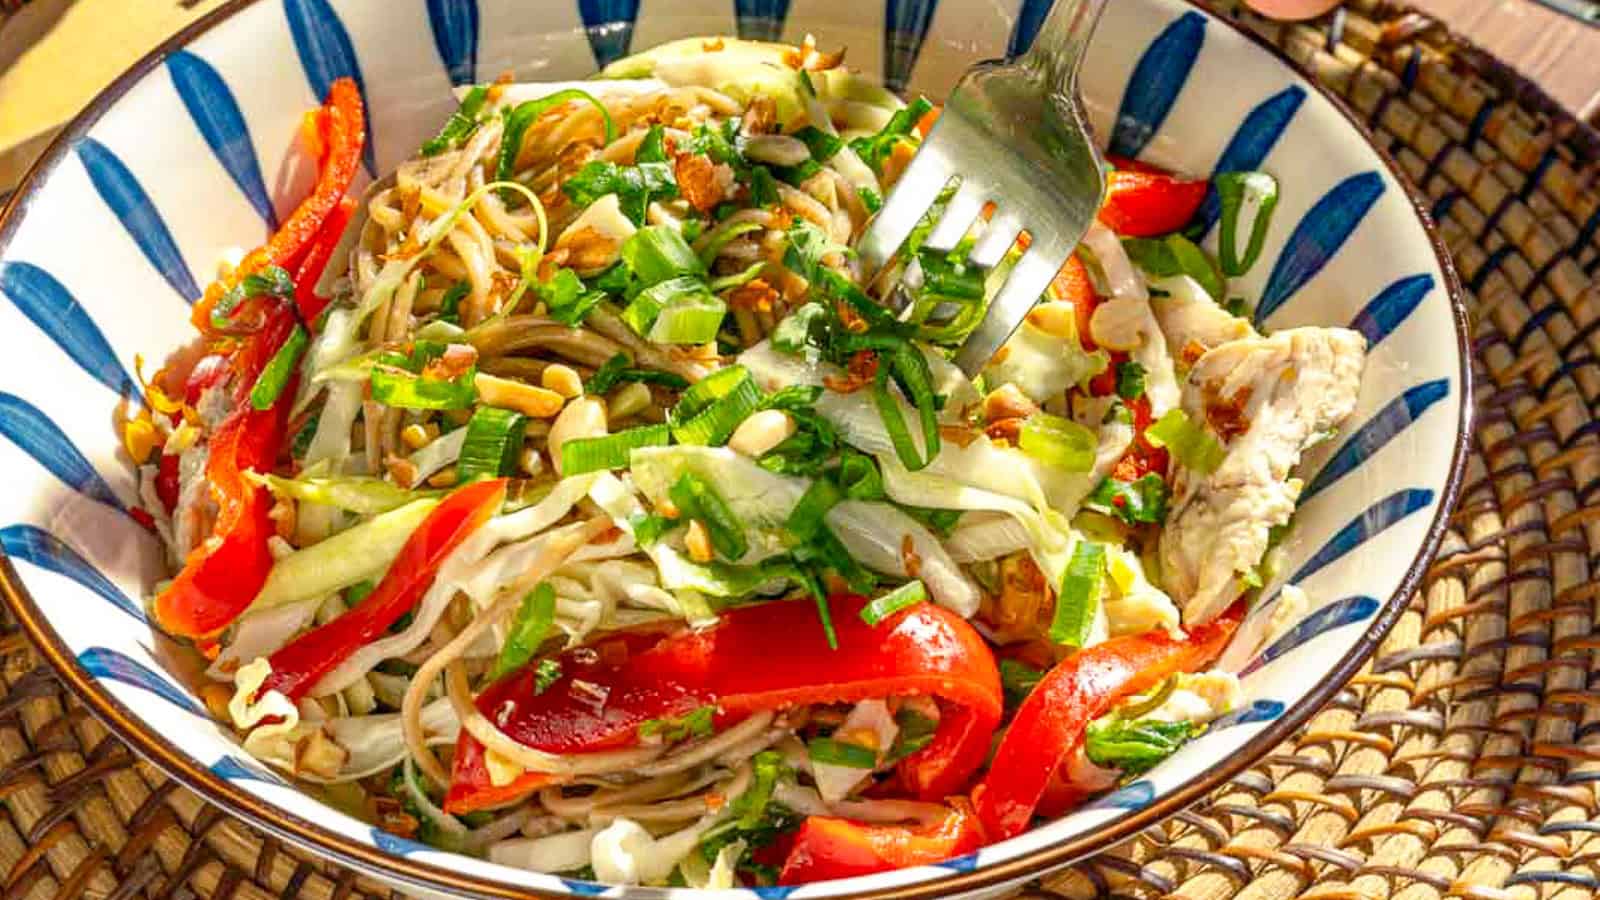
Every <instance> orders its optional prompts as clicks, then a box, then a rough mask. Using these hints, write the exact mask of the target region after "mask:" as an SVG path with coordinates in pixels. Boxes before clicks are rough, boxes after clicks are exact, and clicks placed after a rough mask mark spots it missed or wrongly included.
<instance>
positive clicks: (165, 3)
mask: <svg viewBox="0 0 1600 900" xmlns="http://www.w3.org/2000/svg"><path fill="white" fill-rule="evenodd" d="M221 2H222V0H32V2H30V3H27V4H25V5H23V6H22V8H21V9H20V11H18V12H16V13H13V14H11V15H9V16H7V17H5V18H3V19H0V194H4V193H5V192H6V191H7V190H8V189H10V188H11V187H12V186H14V185H15V183H16V182H17V180H18V179H19V178H21V176H22V173H23V171H24V170H25V169H26V167H27V164H28V163H29V162H31V161H32V159H33V158H34V157H35V156H36V155H37V154H38V153H39V152H40V151H42V150H43V149H44V146H45V144H46V143H48V141H49V138H50V137H51V135H52V134H54V132H55V130H56V129H57V128H59V127H60V126H61V124H62V123H64V122H65V121H66V120H67V119H69V118H71V116H72V115H73V114H74V113H76V112H77V111H78V110H79V109H81V108H82V107H83V106H84V104H86V103H87V102H88V101H89V99H90V98H91V97H93V96H94V95H95V94H96V93H97V92H98V91H99V90H100V89H101V88H103V87H104V86H105V85H106V84H108V83H110V81H111V80H112V79H113V78H115V77H116V76H117V74H119V73H120V72H121V71H122V70H123V69H125V68H126V67H127V66H128V65H130V64H131V63H133V61H134V60H136V59H138V58H139V57H140V56H141V55H143V54H144V53H145V52H146V51H147V50H148V49H149V48H150V47H152V46H154V45H155V44H156V43H158V42H159V41H160V40H161V39H162V38H164V37H166V36H167V35H169V34H171V33H172V32H174V31H176V30H177V29H178V28H180V27H182V26H183V25H185V24H187V23H188V22H190V21H192V20H193V19H195V18H197V17H198V16H200V15H202V14H204V13H206V12H208V11H210V10H211V9H214V8H215V7H216V6H217V5H219V4H220V3H221ZM951 2H955V0H951ZM1410 2H1412V3H1413V4H1414V5H1416V6H1417V7H1418V8H1420V9H1422V10H1425V11H1427V12H1429V13H1432V14H1433V15H1434V16H1436V17H1437V18H1439V19H1440V20H1442V21H1444V22H1446V23H1448V24H1449V25H1450V27H1451V28H1453V29H1455V30H1456V31H1459V32H1461V33H1462V34H1464V35H1466V36H1467V37H1469V38H1471V39H1472V40H1473V41H1475V42H1476V43H1478V44H1479V45H1480V46H1482V47H1484V48H1485V49H1486V50H1488V51H1489V52H1491V53H1493V54H1494V55H1496V56H1498V57H1499V58H1501V59H1502V60H1505V61H1506V62H1509V63H1511V64H1512V65H1513V66H1515V67H1516V68H1518V69H1519V70H1521V71H1522V72H1523V73H1524V74H1526V75H1528V76H1530V77H1531V78H1533V79H1534V80H1535V81H1537V82H1539V83H1540V84H1541V85H1543V86H1544V88H1545V89H1546V90H1547V91H1549V92H1550V94H1551V95H1552V96H1554V97H1555V98H1556V99H1557V100H1559V101H1560V102H1561V103H1563V104H1565V105H1566V106H1568V107H1569V108H1571V109H1572V110H1574V111H1576V112H1579V113H1580V114H1583V115H1584V116H1585V118H1587V119H1589V121H1591V122H1593V121H1600V28H1597V27H1594V26H1593V25H1588V24H1585V23H1583V22H1580V21H1578V20H1576V19H1572V18H1569V17H1566V16H1562V15H1560V14H1559V13H1556V12H1555V11H1553V10H1551V9H1549V8H1547V7H1544V6H1541V5H1539V4H1537V3H1534V2H1532V0H1410ZM3 3H4V0H0V4H3Z"/></svg>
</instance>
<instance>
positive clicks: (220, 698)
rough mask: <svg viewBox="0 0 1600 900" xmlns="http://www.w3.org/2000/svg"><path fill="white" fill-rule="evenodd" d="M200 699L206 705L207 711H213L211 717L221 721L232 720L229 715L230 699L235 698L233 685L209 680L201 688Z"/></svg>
mask: <svg viewBox="0 0 1600 900" xmlns="http://www.w3.org/2000/svg"><path fill="white" fill-rule="evenodd" d="M200 699H201V701H203V702H204V703H205V705H206V712H209V713H211V718H213V719H216V720H217V721H219V722H228V721H231V719H230V717H229V715H228V701H229V700H232V699H233V687H232V686H231V685H227V684H223V683H221V682H217V681H210V682H207V683H206V684H205V685H204V686H202V687H201V688H200Z"/></svg>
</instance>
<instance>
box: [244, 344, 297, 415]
mask: <svg viewBox="0 0 1600 900" xmlns="http://www.w3.org/2000/svg"><path fill="white" fill-rule="evenodd" d="M310 342H311V336H310V335H308V334H306V329H305V327H304V326H302V325H296V326H294V330H293V331H291V332H289V337H288V338H287V339H286V340H285V341H284V342H283V346H281V347H279V348H278V352H277V353H274V354H272V359H270V360H268V361H267V365H266V367H265V368H263V369H262V370H261V374H260V375H257V376H256V383H255V385H254V386H253V387H251V388H250V405H251V406H253V407H255V408H256V409H271V408H272V404H274V403H276V402H278V397H279V396H280V395H282V394H283V389H284V388H285V387H286V386H288V384H289V379H290V377H292V376H293V375H294V370H295V366H297V365H298V364H299V363H300V355H301V354H302V353H305V352H306V345H307V344H308V343H310Z"/></svg>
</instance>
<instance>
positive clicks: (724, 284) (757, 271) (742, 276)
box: [711, 262, 767, 294]
mask: <svg viewBox="0 0 1600 900" xmlns="http://www.w3.org/2000/svg"><path fill="white" fill-rule="evenodd" d="M766 267H767V264H766V263H765V262H754V263H751V264H750V265H749V267H747V268H746V269H745V270H744V271H743V272H735V273H734V274H732V275H724V276H722V277H721V278H714V279H712V281H711V293H713V294H720V293H722V292H723V291H726V290H729V289H731V288H736V287H744V286H745V285H747V284H749V283H750V282H752V281H755V280H756V279H757V278H759V277H760V276H761V273H762V271H763V270H765V269H766Z"/></svg>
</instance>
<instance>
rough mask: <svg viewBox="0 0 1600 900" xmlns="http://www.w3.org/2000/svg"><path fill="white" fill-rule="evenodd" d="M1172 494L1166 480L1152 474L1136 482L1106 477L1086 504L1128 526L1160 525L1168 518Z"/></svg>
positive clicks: (1086, 500)
mask: <svg viewBox="0 0 1600 900" xmlns="http://www.w3.org/2000/svg"><path fill="white" fill-rule="evenodd" d="M1169 493H1170V490H1169V489H1168V487H1167V482H1166V480H1165V479H1163V478H1162V477H1161V476H1160V475H1158V474H1156V473H1155V472H1151V473H1150V474H1148V475H1145V476H1144V477H1143V478H1140V479H1139V480H1137V481H1118V480H1117V479H1115V478H1107V479H1105V480H1104V481H1102V482H1100V484H1099V485H1098V486H1096V487H1095V489H1094V492H1093V493H1091V494H1089V496H1088V498H1086V499H1085V500H1084V504H1085V505H1086V506H1088V507H1089V508H1091V509H1094V510H1096V511H1097V512H1103V513H1106V514H1107V515H1112V516H1116V517H1117V518H1119V519H1121V520H1122V521H1124V522H1127V523H1128V524H1129V525H1141V524H1157V523H1160V522H1162V521H1164V520H1165V519H1166V518H1167V497H1168V495H1169Z"/></svg>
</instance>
